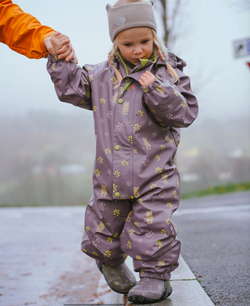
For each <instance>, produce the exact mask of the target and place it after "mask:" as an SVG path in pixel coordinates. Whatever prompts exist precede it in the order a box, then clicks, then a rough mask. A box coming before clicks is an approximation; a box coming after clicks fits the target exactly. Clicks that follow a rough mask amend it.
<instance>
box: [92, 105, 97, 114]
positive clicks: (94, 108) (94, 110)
mask: <svg viewBox="0 0 250 306" xmlns="http://www.w3.org/2000/svg"><path fill="white" fill-rule="evenodd" d="M96 111H97V107H96V106H95V105H94V107H93V112H94V113H95V112H96Z"/></svg>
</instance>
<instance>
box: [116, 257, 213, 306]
mask: <svg viewBox="0 0 250 306" xmlns="http://www.w3.org/2000/svg"><path fill="white" fill-rule="evenodd" d="M179 262H180V266H179V267H178V268H177V269H176V270H175V271H174V272H173V273H172V277H171V285H172V287H173V293H172V294H171V295H170V297H169V298H167V299H165V300H163V301H161V302H158V303H153V304H147V305H151V306H156V305H162V306H163V305H164V306H214V304H213V303H212V301H211V300H210V299H209V297H208V296H207V294H206V293H205V291H204V290H203V288H202V287H201V286H200V284H199V282H198V281H197V279H196V278H195V276H194V274H193V273H192V271H191V270H190V269H189V267H188V265H187V264H186V262H185V261H184V259H183V258H182V257H180V261H179ZM126 263H127V265H128V266H129V267H130V269H131V270H132V271H133V264H132V259H131V258H128V259H127V261H126ZM137 280H139V278H138V275H137ZM115 298H116V300H115V301H114V302H116V303H117V304H121V305H131V306H132V305H138V304H132V303H129V302H125V303H124V296H123V295H122V294H116V297H115ZM114 302H113V303H114ZM140 305H142V304H140ZM145 305H146V304H145Z"/></svg>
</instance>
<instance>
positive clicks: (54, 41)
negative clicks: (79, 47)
mask: <svg viewBox="0 0 250 306" xmlns="http://www.w3.org/2000/svg"><path fill="white" fill-rule="evenodd" d="M44 45H45V47H46V48H47V50H48V52H49V53H50V54H52V55H56V54H57V55H58V58H59V59H63V58H65V61H66V62H69V61H70V60H71V59H72V58H74V59H75V61H76V63H78V58H77V56H76V55H75V50H74V49H73V47H72V45H71V43H70V39H69V38H68V36H66V35H64V34H61V33H60V32H55V33H54V34H53V35H52V36H50V37H48V38H46V39H45V40H44Z"/></svg>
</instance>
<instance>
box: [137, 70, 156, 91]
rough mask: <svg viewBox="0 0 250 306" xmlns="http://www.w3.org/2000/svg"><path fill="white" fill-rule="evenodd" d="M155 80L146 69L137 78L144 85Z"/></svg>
mask: <svg viewBox="0 0 250 306" xmlns="http://www.w3.org/2000/svg"><path fill="white" fill-rule="evenodd" d="M154 80H155V76H154V75H153V73H151V72H150V71H146V72H145V73H143V75H142V76H141V77H140V79H139V83H140V84H141V86H143V87H146V86H148V85H150V84H152V83H153V82H154Z"/></svg>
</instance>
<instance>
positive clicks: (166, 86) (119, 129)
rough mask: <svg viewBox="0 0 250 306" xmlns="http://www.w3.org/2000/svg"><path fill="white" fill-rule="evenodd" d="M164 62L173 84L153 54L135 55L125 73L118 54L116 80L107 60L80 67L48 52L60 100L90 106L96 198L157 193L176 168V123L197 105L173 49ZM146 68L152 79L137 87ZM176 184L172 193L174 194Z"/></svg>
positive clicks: (183, 122)
mask: <svg viewBox="0 0 250 306" xmlns="http://www.w3.org/2000/svg"><path fill="white" fill-rule="evenodd" d="M168 62H169V64H170V65H171V66H172V67H173V68H174V69H175V71H176V72H177V74H178V76H179V82H178V84H176V85H175V84H174V82H173V78H172V77H171V75H170V74H169V72H168V70H167V68H166V65H165V63H164V62H163V61H162V60H161V59H160V58H158V57H157V56H156V55H155V57H154V59H153V60H144V59H142V60H140V62H139V63H138V64H137V66H136V67H135V68H134V69H133V70H132V71H131V72H130V74H129V71H128V68H127V66H126V64H125V63H124V61H123V59H122V57H121V55H119V53H117V54H116V57H115V62H114V66H115V67H116V68H117V69H118V70H119V71H120V73H121V75H122V76H123V79H122V81H121V83H120V84H119V83H118V80H117V78H116V74H115V72H114V69H113V68H112V67H111V66H110V65H109V63H108V62H107V61H106V62H103V63H100V64H97V65H86V66H84V67H83V68H80V67H79V66H77V65H76V64H75V62H74V61H70V62H69V63H66V62H65V61H62V60H57V58H56V57H52V56H51V55H49V58H48V64H47V69H48V72H49V73H50V75H51V79H52V81H53V82H54V84H55V90H56V93H57V95H58V97H59V99H60V100H61V101H64V102H67V103H71V104H73V105H75V106H79V107H82V108H85V109H88V110H92V111H93V116H94V124H95V133H96V159H95V165H94V174H93V184H94V198H95V199H98V200H100V199H105V200H112V199H117V200H118V199H137V198H139V197H140V196H141V195H142V194H147V193H148V192H150V191H151V190H153V189H156V190H157V189H159V193H160V192H161V188H160V187H159V186H160V182H167V178H168V173H169V171H171V169H173V168H174V167H175V166H174V164H173V158H174V156H175V153H176V150H177V146H178V144H179V139H180V134H179V128H181V127H187V126H189V125H190V124H191V123H192V122H193V121H194V119H195V118H196V116H197V113H198V105H197V100H196V98H195V96H194V95H193V94H192V92H191V88H190V80H189V77H187V76H186V75H184V74H183V72H182V70H183V67H184V66H185V62H183V61H182V60H181V59H180V58H178V57H176V56H175V55H172V54H169V59H168ZM146 70H148V71H151V72H152V73H153V74H154V75H155V76H156V78H155V81H154V82H153V83H152V84H150V85H149V86H147V87H141V85H140V84H139V81H138V80H139V79H140V77H141V75H142V74H143V73H144V72H145V71H146ZM176 173H177V174H176V175H178V172H176ZM177 180H178V179H177ZM158 182H159V184H158ZM169 187H170V186H169ZM175 188H176V187H174V186H173V189H172V191H171V193H172V192H173V195H172V197H177V195H176V194H175V193H176V191H175ZM178 196H179V195H178Z"/></svg>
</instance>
